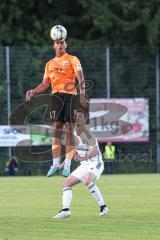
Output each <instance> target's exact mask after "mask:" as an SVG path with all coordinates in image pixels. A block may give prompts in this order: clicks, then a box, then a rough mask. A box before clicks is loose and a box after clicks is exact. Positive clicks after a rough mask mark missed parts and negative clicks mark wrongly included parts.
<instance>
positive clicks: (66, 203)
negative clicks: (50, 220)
mask: <svg viewBox="0 0 160 240" xmlns="http://www.w3.org/2000/svg"><path fill="white" fill-rule="evenodd" d="M78 183H80V181H79V179H78V178H76V177H74V176H72V175H70V176H69V177H67V179H66V180H65V182H64V184H63V196H62V205H63V207H62V210H60V211H59V213H58V214H57V215H56V216H55V217H54V218H66V217H70V215H71V212H70V205H71V201H72V187H73V186H74V185H76V184H78Z"/></svg>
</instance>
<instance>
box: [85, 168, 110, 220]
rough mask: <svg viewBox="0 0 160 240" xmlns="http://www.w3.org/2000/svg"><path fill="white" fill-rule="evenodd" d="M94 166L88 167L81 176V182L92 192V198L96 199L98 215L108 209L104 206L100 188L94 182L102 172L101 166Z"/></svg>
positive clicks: (105, 212)
mask: <svg viewBox="0 0 160 240" xmlns="http://www.w3.org/2000/svg"><path fill="white" fill-rule="evenodd" d="M94 168H95V166H92V167H89V171H88V172H87V174H86V175H85V177H84V178H83V183H84V184H85V185H86V186H87V187H88V190H89V191H90V193H91V194H92V196H93V198H94V199H95V200H96V201H97V203H98V205H99V207H100V216H105V215H106V214H107V213H108V211H109V209H108V208H107V207H106V204H105V201H104V199H103V196H102V193H101V191H100V189H99V188H98V186H97V185H96V184H95V181H96V179H98V178H99V177H100V175H101V173H102V172H103V167H102V168H101V169H94Z"/></svg>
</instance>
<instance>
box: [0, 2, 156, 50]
mask: <svg viewBox="0 0 160 240" xmlns="http://www.w3.org/2000/svg"><path fill="white" fill-rule="evenodd" d="M0 22H1V25H0V33H1V34H0V45H37V46H42V45H48V43H49V41H50V37H49V31H50V29H51V27H52V26H54V25H56V24H62V25H64V26H65V27H66V29H67V30H68V41H69V42H70V43H73V44H78V45H86V44H87V45H100V46H101V45H104V46H106V45H107V46H150V47H154V46H158V45H159V42H160V0H149V1H146V0H141V1H139V0H107V1H106V0H99V1H97V0H23V1H22V0H0Z"/></svg>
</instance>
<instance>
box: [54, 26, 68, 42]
mask: <svg viewBox="0 0 160 240" xmlns="http://www.w3.org/2000/svg"><path fill="white" fill-rule="evenodd" d="M50 36H51V38H52V40H53V41H56V40H62V39H63V40H65V39H66V37H67V30H66V29H65V27H63V26H61V25H56V26H54V27H53V28H52V29H51V31H50Z"/></svg>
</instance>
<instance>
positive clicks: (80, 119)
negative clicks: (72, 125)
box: [76, 112, 86, 126]
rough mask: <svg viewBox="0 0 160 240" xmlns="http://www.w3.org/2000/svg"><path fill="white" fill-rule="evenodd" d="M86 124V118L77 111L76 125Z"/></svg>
mask: <svg viewBox="0 0 160 240" xmlns="http://www.w3.org/2000/svg"><path fill="white" fill-rule="evenodd" d="M85 124H86V118H85V115H84V113H82V112H77V114H76V125H77V126H84V125H85Z"/></svg>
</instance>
